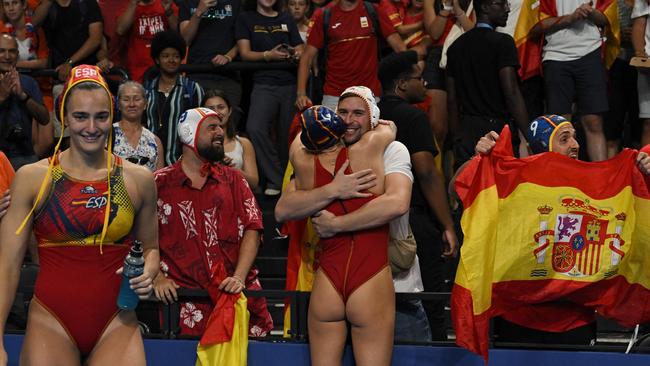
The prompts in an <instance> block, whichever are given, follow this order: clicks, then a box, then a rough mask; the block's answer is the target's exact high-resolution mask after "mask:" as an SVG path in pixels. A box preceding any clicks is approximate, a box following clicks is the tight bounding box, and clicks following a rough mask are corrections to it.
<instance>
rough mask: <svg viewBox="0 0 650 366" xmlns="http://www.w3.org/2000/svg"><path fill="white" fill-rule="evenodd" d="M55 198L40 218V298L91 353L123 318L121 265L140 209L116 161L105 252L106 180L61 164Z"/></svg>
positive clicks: (52, 193)
mask: <svg viewBox="0 0 650 366" xmlns="http://www.w3.org/2000/svg"><path fill="white" fill-rule="evenodd" d="M51 187H52V188H51V189H50V194H49V196H48V198H47V201H46V202H45V204H44V206H43V208H42V209H41V211H40V213H39V215H38V216H37V217H36V218H35V219H34V234H35V235H36V239H37V240H38V253H39V256H40V267H41V268H40V272H39V274H38V278H37V280H36V287H35V289H34V298H35V300H36V301H38V303H39V304H41V305H42V306H43V307H44V308H45V309H47V310H48V311H49V312H50V314H52V316H53V317H55V318H56V319H57V320H58V321H59V323H60V324H61V326H63V328H64V329H65V330H66V331H67V332H68V334H69V335H70V337H71V339H72V340H73V341H74V342H75V343H76V345H77V347H78V348H79V351H80V352H81V354H83V355H87V354H89V353H90V352H91V351H92V350H93V348H94V347H95V344H96V343H97V341H98V340H99V337H100V336H101V335H102V333H103V331H104V329H105V328H106V326H107V325H108V323H109V322H110V321H111V320H112V319H113V317H114V316H115V315H116V314H117V312H118V308H117V306H116V304H115V302H116V299H117V294H118V292H119V287H120V276H119V275H116V274H115V271H116V270H117V269H118V268H119V267H120V266H121V264H122V262H123V260H124V257H125V256H126V254H127V253H128V250H129V247H128V245H127V244H129V243H127V242H126V241H130V240H126V239H128V238H127V236H128V234H129V233H130V231H131V226H132V225H133V219H134V212H135V211H134V208H133V205H132V203H131V200H130V199H129V196H128V193H127V191H126V188H125V186H124V179H123V177H122V165H121V160H120V158H119V157H115V168H114V169H113V175H112V176H111V211H112V212H111V215H110V221H109V227H108V232H107V234H106V238H105V239H104V243H103V245H102V250H103V252H104V254H100V248H99V237H100V234H101V231H102V226H103V223H104V212H105V208H106V193H107V182H106V180H103V181H97V182H83V181H78V180H75V179H74V178H71V177H69V176H68V175H66V174H65V173H64V172H63V170H62V169H61V166H60V165H59V164H58V162H55V165H54V168H53V170H52V186H51Z"/></svg>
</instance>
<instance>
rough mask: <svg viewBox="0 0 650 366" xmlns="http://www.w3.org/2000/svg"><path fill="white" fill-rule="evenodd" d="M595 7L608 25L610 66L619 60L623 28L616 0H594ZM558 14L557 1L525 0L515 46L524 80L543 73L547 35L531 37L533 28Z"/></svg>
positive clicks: (605, 50) (606, 43)
mask: <svg viewBox="0 0 650 366" xmlns="http://www.w3.org/2000/svg"><path fill="white" fill-rule="evenodd" d="M595 3H596V7H595V8H596V10H598V11H600V12H602V13H603V14H604V15H605V17H606V18H607V20H608V21H609V25H608V26H607V27H605V29H604V30H603V40H604V43H603V54H604V60H605V66H606V67H607V68H609V67H610V66H611V65H612V64H613V63H614V60H616V57H617V56H618V53H619V51H620V48H621V30H620V24H619V21H618V4H617V2H616V0H595ZM555 16H557V7H556V0H523V4H522V5H521V10H520V13H519V18H518V19H517V25H516V27H515V33H514V36H513V38H514V39H515V45H516V46H517V53H518V55H519V62H520V63H521V68H520V69H519V76H520V77H521V79H522V80H526V79H528V78H530V77H533V76H536V75H540V74H541V72H542V71H541V67H542V44H543V41H544V36H543V35H542V36H541V37H538V38H535V39H534V38H531V37H530V31H531V29H533V27H534V26H535V25H536V24H537V23H538V22H540V21H542V20H544V19H546V18H549V17H555Z"/></svg>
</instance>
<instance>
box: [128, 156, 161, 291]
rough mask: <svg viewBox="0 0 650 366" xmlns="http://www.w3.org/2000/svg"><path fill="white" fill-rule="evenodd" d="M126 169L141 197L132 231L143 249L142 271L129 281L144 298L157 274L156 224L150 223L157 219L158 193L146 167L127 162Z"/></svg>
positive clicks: (158, 264)
mask: <svg viewBox="0 0 650 366" xmlns="http://www.w3.org/2000/svg"><path fill="white" fill-rule="evenodd" d="M126 169H129V172H130V173H131V177H132V178H133V179H134V181H135V183H136V187H137V190H138V194H139V196H140V197H141V201H140V205H139V207H137V208H136V213H135V222H134V224H133V229H132V233H133V234H134V237H135V239H138V240H140V241H141V242H142V247H143V249H144V273H143V274H142V275H140V276H138V277H135V278H132V279H131V281H130V282H131V284H132V285H133V287H134V290H135V292H136V293H137V294H138V296H140V298H143V299H145V298H148V297H149V295H151V292H152V291H153V280H154V278H156V276H157V275H158V269H159V266H160V254H159V251H158V225H152V224H151V223H153V222H157V220H158V211H157V203H156V200H157V197H158V193H157V190H156V184H155V183H154V180H153V175H152V174H151V172H150V171H149V170H148V169H147V168H145V167H143V166H136V165H133V164H129V166H128V168H126Z"/></svg>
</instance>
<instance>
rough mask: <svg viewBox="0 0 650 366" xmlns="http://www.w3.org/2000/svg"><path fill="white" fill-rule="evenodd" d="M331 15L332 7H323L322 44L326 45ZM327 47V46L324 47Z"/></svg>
mask: <svg viewBox="0 0 650 366" xmlns="http://www.w3.org/2000/svg"><path fill="white" fill-rule="evenodd" d="M331 16H332V9H330V8H329V7H325V8H323V44H324V45H325V46H327V43H328V41H329V36H328V34H327V30H328V29H329V27H330V17H331ZM326 49H327V47H326Z"/></svg>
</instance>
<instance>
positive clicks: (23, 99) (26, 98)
mask: <svg viewBox="0 0 650 366" xmlns="http://www.w3.org/2000/svg"><path fill="white" fill-rule="evenodd" d="M23 93H24V94H25V98H21V99H20V101H21V102H23V103H27V101H28V100H30V99H31V98H32V97H31V96H30V95H29V94H27V93H25V92H23Z"/></svg>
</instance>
